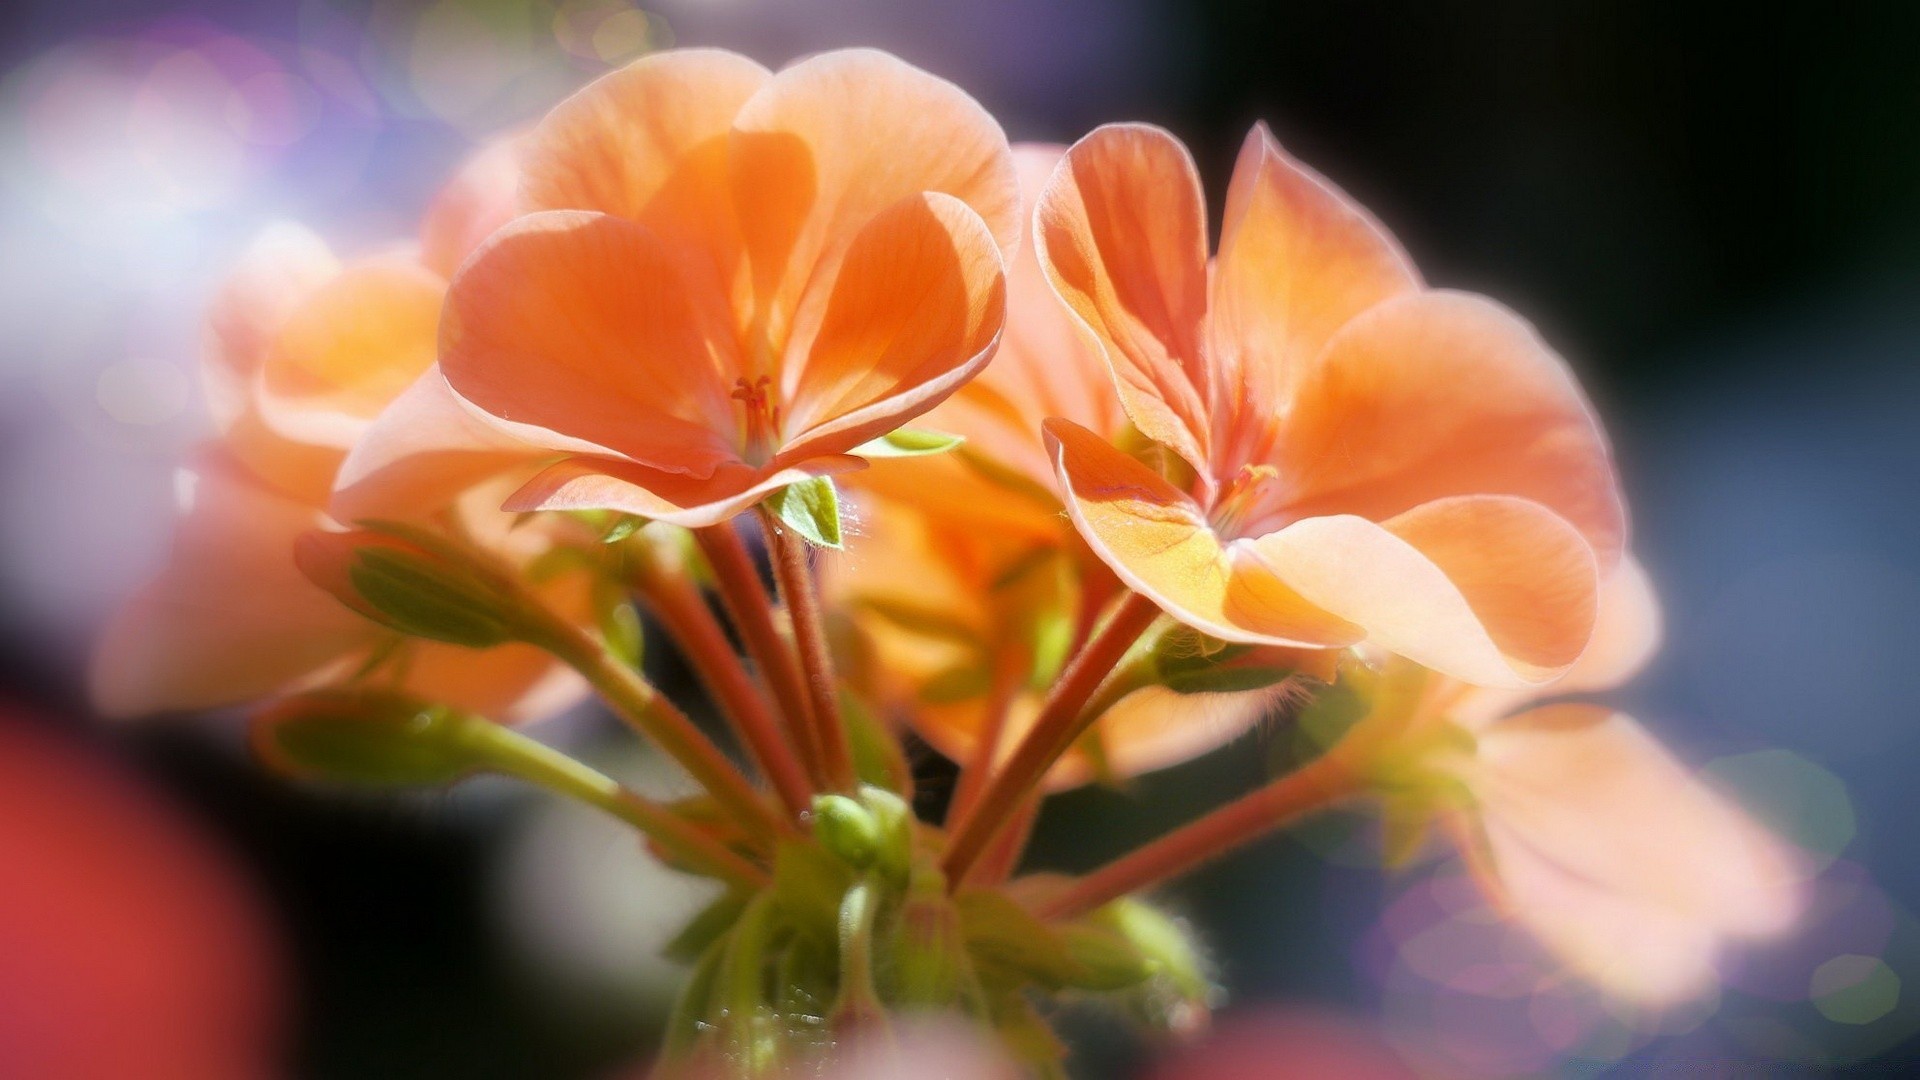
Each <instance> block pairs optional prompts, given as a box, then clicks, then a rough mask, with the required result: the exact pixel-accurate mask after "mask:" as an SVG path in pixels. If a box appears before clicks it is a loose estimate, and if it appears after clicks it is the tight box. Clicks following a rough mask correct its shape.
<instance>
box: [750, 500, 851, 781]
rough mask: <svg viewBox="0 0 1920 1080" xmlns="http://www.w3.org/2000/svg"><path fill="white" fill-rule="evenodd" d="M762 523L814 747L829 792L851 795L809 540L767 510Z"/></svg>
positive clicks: (837, 697) (848, 762) (846, 753)
mask: <svg viewBox="0 0 1920 1080" xmlns="http://www.w3.org/2000/svg"><path fill="white" fill-rule="evenodd" d="M760 523H761V526H762V527H763V528H764V530H765V532H766V536H767V549H768V553H769V554H770V555H771V556H772V559H773V578H774V581H775V582H777V583H778V584H779V586H780V599H781V600H782V601H784V602H785V603H786V606H787V618H788V619H789V620H790V621H792V623H793V638H794V643H795V645H796V646H798V649H799V653H800V667H801V670H802V671H804V672H805V674H806V690H807V696H808V701H809V703H810V704H811V706H812V712H813V745H814V746H815V747H817V748H818V749H819V751H820V766H821V771H822V772H823V773H824V774H825V780H826V782H827V786H828V788H829V789H831V790H834V791H852V790H853V787H854V785H855V783H857V782H858V778H857V777H856V776H855V774H854V768H853V749H852V747H851V746H850V745H849V744H848V742H847V724H846V720H845V719H844V718H843V717H842V716H841V715H840V680H839V679H838V678H837V677H836V676H835V674H834V670H833V652H832V650H831V649H829V648H828V646H827V620H826V615H825V613H824V612H823V611H822V610H821V608H820V592H819V589H818V588H817V587H816V586H815V583H814V580H813V563H812V561H811V559H810V558H809V557H808V551H807V542H806V541H805V540H802V539H801V538H800V537H799V536H798V535H797V534H796V533H794V531H793V530H792V529H789V528H787V527H786V526H785V525H783V524H781V522H780V520H779V519H778V518H776V517H774V516H773V515H772V514H770V513H767V512H765V511H764V510H763V511H762V512H761V514H760Z"/></svg>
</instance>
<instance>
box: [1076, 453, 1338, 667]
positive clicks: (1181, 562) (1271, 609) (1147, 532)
mask: <svg viewBox="0 0 1920 1080" xmlns="http://www.w3.org/2000/svg"><path fill="white" fill-rule="evenodd" d="M1046 431H1047V437H1048V441H1049V442H1050V443H1051V444H1052V447H1053V453H1054V463H1055V467H1056V469H1057V470H1058V473H1059V477H1060V487H1061V490H1062V492H1063V493H1064V494H1065V498H1066V505H1067V513H1068V515H1069V516H1070V517H1071V518H1072V519H1073V523H1074V526H1075V527H1076V528H1077V529H1079V530H1080V535H1081V537H1082V538H1083V539H1085V540H1086V541H1087V546H1088V547H1090V548H1092V549H1093V552H1094V554H1095V555H1098V556H1099V557H1100V559H1101V561H1103V562H1105V563H1106V564H1107V565H1108V566H1109V567H1111V568H1112V570H1113V572H1114V573H1115V574H1116V575H1118V576H1119V577H1120V579H1121V580H1122V581H1124V582H1126V583H1127V585H1129V586H1130V587H1132V588H1133V589H1134V591H1136V592H1139V593H1141V594H1142V595H1144V596H1146V597H1148V598H1149V599H1151V600H1152V601H1153V602H1154V603H1156V604H1159V605H1160V607H1161V608H1162V609H1163V610H1165V611H1166V613H1167V614H1169V615H1171V616H1173V617H1174V618H1176V619H1178V620H1180V621H1181V622H1183V623H1186V624H1187V625H1188V626H1191V627H1194V628H1195V629H1198V630H1202V631H1205V632H1206V633H1209V634H1212V635H1213V636H1215V637H1218V638H1222V639H1224V640H1227V641H1239V642H1264V643H1271V644H1276V645H1307V646H1316V647H1317V646H1340V645H1351V644H1353V643H1354V642H1356V641H1358V640H1359V639H1360V636H1361V635H1360V632H1359V628H1358V627H1356V626H1354V625H1352V624H1350V623H1348V622H1346V621H1345V620H1343V619H1341V618H1339V617H1337V616H1335V615H1332V614H1330V613H1329V612H1328V611H1327V610H1325V609H1324V608H1320V607H1316V606H1314V605H1313V604H1312V603H1309V602H1308V601H1307V600H1305V599H1304V598H1302V597H1301V596H1300V595H1299V594H1298V593H1296V592H1294V591H1293V590H1291V589H1289V588H1288V587H1287V586H1286V585H1284V584H1283V583H1281V582H1280V581H1278V580H1276V579H1275V577H1274V575H1273V574H1272V573H1270V572H1268V571H1267V570H1266V569H1265V567H1263V566H1262V565H1260V564H1259V563H1258V562H1254V563H1252V564H1250V565H1249V564H1246V563H1245V562H1243V561H1242V560H1240V559H1237V558H1232V557H1229V554H1228V552H1227V551H1225V550H1224V549H1222V547H1221V545H1220V539H1219V537H1218V536H1216V535H1215V534H1214V532H1213V530H1212V528H1211V527H1210V526H1209V525H1208V524H1207V520H1206V516H1205V515H1204V514H1203V513H1202V512H1201V509H1200V506H1199V504H1197V503H1195V502H1194V501H1193V499H1192V498H1191V497H1189V496H1188V495H1187V494H1186V493H1185V492H1183V491H1181V490H1180V489H1178V488H1176V487H1174V486H1173V485H1172V484H1170V483H1168V482H1167V481H1166V479H1165V478H1163V477H1162V476H1160V474H1158V473H1156V472H1154V471H1153V470H1152V469H1149V468H1147V467H1146V466H1145V465H1143V464H1141V463H1140V462H1139V461H1136V460H1134V459H1133V458H1131V457H1128V456H1127V455H1126V454H1123V453H1121V452H1120V451H1119V450H1117V449H1115V448H1114V447H1113V446H1112V445H1111V444H1109V443H1107V442H1106V441H1105V440H1104V439H1101V438H1099V437H1098V436H1096V435H1094V434H1093V433H1092V432H1090V431H1088V430H1086V429H1085V428H1082V427H1079V426H1078V425H1075V424H1072V423H1070V422H1067V421H1064V420H1049V421H1047V425H1046Z"/></svg>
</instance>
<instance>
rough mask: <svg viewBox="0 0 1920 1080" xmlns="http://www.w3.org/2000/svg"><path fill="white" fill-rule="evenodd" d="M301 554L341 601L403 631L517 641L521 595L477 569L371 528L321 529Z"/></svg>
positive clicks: (314, 577)
mask: <svg viewBox="0 0 1920 1080" xmlns="http://www.w3.org/2000/svg"><path fill="white" fill-rule="evenodd" d="M294 561H295V562H296V563H297V564H298V565H299V567H300V571H301V573H304V574H305V575H306V576H307V578H308V579H309V580H310V581H312V582H313V583H314V584H315V585H318V586H319V587H321V588H322V589H325V590H326V591H327V592H329V593H332V594H333V596H334V597H335V598H337V599H338V600H339V601H340V602H341V603H343V604H346V605H347V606H348V607H350V608H352V609H354V610H355V611H357V612H359V613H360V614H362V615H365V616H366V617H367V618H369V619H372V620H373V621H375V622H377V623H380V624H381V625H383V626H389V627H392V628H393V629H395V630H398V631H400V632H401V633H403V634H409V635H411V636H414V637H422V638H430V639H432V640H434V641H444V642H448V643H449V644H453V645H465V646H468V647H470V648H476V649H484V648H490V647H492V646H495V645H501V644H504V643H506V642H508V641H513V640H516V639H517V637H518V633H517V630H516V621H515V615H514V611H515V603H514V599H513V598H512V597H511V596H509V595H505V594H504V592H503V590H502V589H501V588H500V587H499V585H497V584H495V583H493V582H490V581H487V580H485V578H484V577H483V576H482V575H480V574H478V573H476V572H475V571H474V570H473V569H472V568H470V567H466V566H462V565H460V564H459V563H458V562H456V561H454V560H452V559H449V558H447V557H446V556H445V555H443V554H441V553H438V552H434V551H431V550H429V549H427V548H425V547H422V546H420V545H418V544H415V543H412V542H411V541H408V540H403V539H401V538H399V537H396V536H390V535H387V534H385V533H378V532H373V531H370V530H366V529H355V530H351V531H348V532H330V531H325V530H315V531H313V532H309V533H307V534H305V535H303V536H301V537H300V539H299V541H298V542H297V543H296V544H295V545H294Z"/></svg>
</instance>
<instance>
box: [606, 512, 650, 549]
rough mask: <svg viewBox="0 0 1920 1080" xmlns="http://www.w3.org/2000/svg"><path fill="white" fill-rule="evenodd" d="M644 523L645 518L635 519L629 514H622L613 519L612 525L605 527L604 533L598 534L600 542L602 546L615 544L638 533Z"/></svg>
mask: <svg viewBox="0 0 1920 1080" xmlns="http://www.w3.org/2000/svg"><path fill="white" fill-rule="evenodd" d="M646 523H647V522H646V519H645V518H637V517H634V516H633V515H631V514H622V515H620V516H619V517H618V518H616V519H614V522H613V524H612V525H610V526H608V527H607V531H606V532H603V533H601V534H600V542H601V543H603V544H617V543H619V542H620V541H622V540H625V539H626V538H627V537H629V536H632V535H633V534H634V533H636V532H639V531H640V526H642V525H645V524H646Z"/></svg>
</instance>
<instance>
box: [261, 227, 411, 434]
mask: <svg viewBox="0 0 1920 1080" xmlns="http://www.w3.org/2000/svg"><path fill="white" fill-rule="evenodd" d="M445 291H446V282H444V281H443V280H442V279H441V278H440V277H439V276H438V275H436V274H434V273H433V272H432V271H430V270H427V269H426V268H424V267H422V266H421V265H419V264H418V263H416V262H414V261H413V260H412V259H408V258H400V257H397V256H386V257H379V258H374V259H369V260H366V261H364V262H361V263H357V264H355V265H353V266H350V267H348V268H347V269H345V270H343V271H341V272H340V273H339V274H337V275H335V276H334V277H333V278H332V279H331V280H330V281H328V282H327V283H326V284H325V285H323V286H321V287H320V288H319V289H317V290H315V291H314V293H313V294H312V295H311V296H310V297H308V299H307V300H306V302H305V303H302V304H301V305H300V306H299V307H298V308H296V309H295V310H294V311H293V313H292V314H291V315H290V316H289V317H288V318H287V320H286V322H285V323H284V324H283V325H282V326H281V328H280V331H279V333H278V334H277V335H275V337H274V340H273V344H272V347H271V348H270V349H269V350H268V353H267V358H266V362H265V363H264V365H263V366H262V367H261V369H260V372H259V376H258V381H257V384H256V390H255V404H256V406H257V407H258V409H259V411H260V419H261V421H262V422H263V423H264V424H266V425H267V427H269V428H270V429H272V430H273V431H275V432H277V433H279V434H280V435H282V436H283V437H285V438H288V439H291V440H293V441H296V442H302V443H307V444H310V445H313V446H325V447H332V448H334V449H336V450H339V451H344V450H346V448H347V447H349V446H351V445H353V440H354V439H355V438H357V437H359V434H360V432H361V431H362V430H363V429H364V428H365V427H366V424H367V422H368V421H369V420H372V419H373V417H374V416H375V415H376V414H378V413H379V412H380V410H381V409H383V408H385V407H386V405H387V403H388V402H390V401H392V400H393V399H394V398H395V397H396V396H398V395H399V393H400V391H402V390H404V389H406V387H407V385H408V384H409V383H411V382H413V380H414V379H416V378H418V377H419V375H420V373H421V372H422V371H425V370H426V369H427V367H428V365H430V364H432V363H433V352H434V339H435V335H436V332H437V329H438V326H439V323H440V305H441V300H442V298H443V296H444V294H445Z"/></svg>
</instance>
